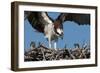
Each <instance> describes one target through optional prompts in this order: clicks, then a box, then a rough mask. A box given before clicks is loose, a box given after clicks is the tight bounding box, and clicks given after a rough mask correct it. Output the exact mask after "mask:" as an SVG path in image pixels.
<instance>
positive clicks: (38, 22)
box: [24, 11, 52, 33]
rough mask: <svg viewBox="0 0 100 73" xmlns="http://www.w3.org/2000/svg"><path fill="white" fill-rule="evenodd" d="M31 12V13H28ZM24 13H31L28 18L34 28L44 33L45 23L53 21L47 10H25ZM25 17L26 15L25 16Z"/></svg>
mask: <svg viewBox="0 0 100 73" xmlns="http://www.w3.org/2000/svg"><path fill="white" fill-rule="evenodd" d="M28 12H29V13H28ZM24 14H29V15H28V16H27V17H26V18H27V19H28V21H29V23H30V24H31V25H32V27H33V28H34V29H36V30H37V31H39V32H42V33H44V27H45V25H48V24H50V23H52V21H51V20H50V18H49V16H48V14H47V13H46V12H30V11H25V13H24ZM24 17H25V16H24Z"/></svg>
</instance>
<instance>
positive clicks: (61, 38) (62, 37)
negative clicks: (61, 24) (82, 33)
mask: <svg viewBox="0 0 100 73" xmlns="http://www.w3.org/2000/svg"><path fill="white" fill-rule="evenodd" d="M63 35H64V33H63V32H62V33H61V35H60V37H61V39H62V40H63Z"/></svg>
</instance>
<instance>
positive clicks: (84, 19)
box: [57, 13, 90, 25]
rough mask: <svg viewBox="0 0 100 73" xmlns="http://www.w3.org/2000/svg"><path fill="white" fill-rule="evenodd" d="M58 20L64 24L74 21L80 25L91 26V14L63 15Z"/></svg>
mask: <svg viewBox="0 0 100 73" xmlns="http://www.w3.org/2000/svg"><path fill="white" fill-rule="evenodd" d="M57 20H60V21H62V23H63V22H65V21H72V22H76V23H78V24H79V25H84V24H85V25H90V14H79V13H61V14H60V15H59V16H58V18H57Z"/></svg>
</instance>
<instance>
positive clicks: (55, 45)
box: [54, 41, 57, 50]
mask: <svg viewBox="0 0 100 73" xmlns="http://www.w3.org/2000/svg"><path fill="white" fill-rule="evenodd" d="M54 49H55V50H56V49H57V42H56V41H55V42H54Z"/></svg>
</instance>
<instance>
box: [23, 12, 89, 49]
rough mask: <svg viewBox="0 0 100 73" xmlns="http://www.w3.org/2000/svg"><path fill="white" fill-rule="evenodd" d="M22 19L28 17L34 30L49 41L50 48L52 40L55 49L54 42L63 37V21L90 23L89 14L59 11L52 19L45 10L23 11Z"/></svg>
mask: <svg viewBox="0 0 100 73" xmlns="http://www.w3.org/2000/svg"><path fill="white" fill-rule="evenodd" d="M24 19H28V21H29V23H30V24H31V25H32V27H33V28H34V29H36V31H38V32H40V33H43V34H44V35H45V37H46V38H47V39H48V42H49V48H51V42H52V41H54V42H55V43H54V48H55V49H56V48H57V47H56V42H57V41H58V38H62V37H63V34H64V33H63V23H64V22H65V21H72V22H76V23H77V24H78V25H90V15H89V14H79V13H60V15H59V16H58V17H57V18H56V19H55V20H53V19H52V18H51V17H49V15H48V13H47V12H29V11H25V15H24Z"/></svg>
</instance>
